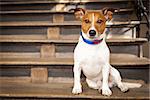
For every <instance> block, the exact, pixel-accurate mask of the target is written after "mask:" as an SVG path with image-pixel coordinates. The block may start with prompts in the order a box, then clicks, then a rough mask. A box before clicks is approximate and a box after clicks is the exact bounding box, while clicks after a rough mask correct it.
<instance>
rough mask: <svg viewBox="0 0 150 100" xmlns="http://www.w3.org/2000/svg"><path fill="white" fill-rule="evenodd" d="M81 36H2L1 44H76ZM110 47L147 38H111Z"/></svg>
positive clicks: (142, 40) (0, 36)
mask: <svg viewBox="0 0 150 100" xmlns="http://www.w3.org/2000/svg"><path fill="white" fill-rule="evenodd" d="M78 38H79V35H61V36H60V37H59V38H58V39H47V37H46V35H0V42H1V43H5V42H7V43H43V44H49V43H54V44H64V45H67V44H76V43H77V42H78ZM106 42H107V43H108V45H140V44H143V43H145V42H147V39H146V38H110V39H107V40H106Z"/></svg>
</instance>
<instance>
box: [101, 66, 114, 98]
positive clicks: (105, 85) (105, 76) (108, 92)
mask: <svg viewBox="0 0 150 100" xmlns="http://www.w3.org/2000/svg"><path fill="white" fill-rule="evenodd" d="M109 71H110V65H109V63H107V64H105V66H103V69H102V76H103V82H102V94H103V95H106V96H110V95H111V94H112V92H111V90H110V88H109V85H108V78H109Z"/></svg>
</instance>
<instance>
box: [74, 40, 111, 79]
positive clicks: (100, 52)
mask: <svg viewBox="0 0 150 100" xmlns="http://www.w3.org/2000/svg"><path fill="white" fill-rule="evenodd" d="M74 57H75V58H74V59H75V60H76V61H78V62H79V66H80V67H81V68H82V70H83V72H84V74H85V75H86V76H97V75H98V74H99V73H100V72H101V69H102V67H103V66H104V64H105V63H106V62H107V61H108V60H109V50H108V48H107V45H105V44H100V45H89V44H85V43H78V45H77V46H76V49H75V52H74Z"/></svg>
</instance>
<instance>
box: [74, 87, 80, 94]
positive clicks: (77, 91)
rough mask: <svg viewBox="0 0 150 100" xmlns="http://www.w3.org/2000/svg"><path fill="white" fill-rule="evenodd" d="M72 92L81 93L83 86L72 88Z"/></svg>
mask: <svg viewBox="0 0 150 100" xmlns="http://www.w3.org/2000/svg"><path fill="white" fill-rule="evenodd" d="M72 93H73V94H80V93H82V88H81V87H74V88H73V89H72Z"/></svg>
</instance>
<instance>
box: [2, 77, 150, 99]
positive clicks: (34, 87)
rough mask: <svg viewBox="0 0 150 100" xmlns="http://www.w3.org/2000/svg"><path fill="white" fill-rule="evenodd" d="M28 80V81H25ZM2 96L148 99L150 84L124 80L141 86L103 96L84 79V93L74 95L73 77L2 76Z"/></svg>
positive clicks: (115, 89) (114, 88) (116, 90)
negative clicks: (34, 78)
mask: <svg viewBox="0 0 150 100" xmlns="http://www.w3.org/2000/svg"><path fill="white" fill-rule="evenodd" d="M25 80H28V81H25ZM0 81H1V85H0V89H1V91H0V97H1V98H2V99H10V98H11V99H13V98H14V99H19V98H22V99H33V98H34V99H39V100H40V99H55V100H57V99H59V100H60V99H63V100H64V99H65V100H70V99H80V100H82V99H84V100H89V99H109V100H112V99H119V100H120V99H121V100H122V99H128V100H134V99H136V100H141V99H144V100H148V99H150V98H149V84H145V83H143V82H142V81H139V80H124V82H130V83H141V84H142V85H143V86H142V87H141V88H135V89H130V90H129V92H126V93H122V92H121V91H120V90H119V89H118V88H116V87H113V88H112V89H111V90H112V92H113V94H112V96H110V97H106V96H102V95H101V93H99V92H98V91H97V90H93V89H90V88H89V87H88V86H87V84H86V83H85V81H84V80H83V81H82V85H83V93H82V94H80V95H73V94H72V93H71V91H72V87H73V83H72V82H73V81H72V79H65V78H62V79H61V78H56V79H55V78H49V82H48V83H40V84H39V83H31V82H30V78H0Z"/></svg>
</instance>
